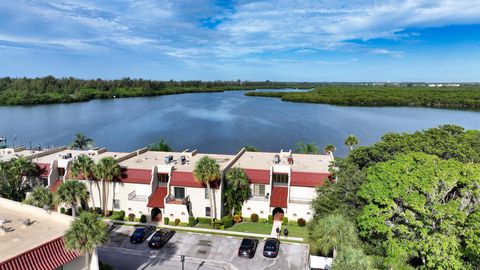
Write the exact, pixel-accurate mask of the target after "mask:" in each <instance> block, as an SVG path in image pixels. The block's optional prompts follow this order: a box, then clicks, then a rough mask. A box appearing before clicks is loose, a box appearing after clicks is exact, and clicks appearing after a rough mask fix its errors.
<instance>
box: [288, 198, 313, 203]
mask: <svg viewBox="0 0 480 270" xmlns="http://www.w3.org/2000/svg"><path fill="white" fill-rule="evenodd" d="M312 201H313V200H312V199H310V198H300V197H290V203H296V204H312Z"/></svg>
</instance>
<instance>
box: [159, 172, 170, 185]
mask: <svg viewBox="0 0 480 270" xmlns="http://www.w3.org/2000/svg"><path fill="white" fill-rule="evenodd" d="M158 182H159V183H167V182H168V174H166V173H159V174H158Z"/></svg>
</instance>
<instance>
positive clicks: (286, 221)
mask: <svg viewBox="0 0 480 270" xmlns="http://www.w3.org/2000/svg"><path fill="white" fill-rule="evenodd" d="M282 225H288V217H283V221H282Z"/></svg>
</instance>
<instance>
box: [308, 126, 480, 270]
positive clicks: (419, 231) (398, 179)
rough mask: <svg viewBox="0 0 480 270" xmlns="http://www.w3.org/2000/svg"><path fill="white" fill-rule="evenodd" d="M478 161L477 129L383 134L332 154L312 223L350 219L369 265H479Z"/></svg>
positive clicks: (414, 266) (380, 267) (379, 267)
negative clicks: (331, 177)
mask: <svg viewBox="0 0 480 270" xmlns="http://www.w3.org/2000/svg"><path fill="white" fill-rule="evenodd" d="M479 163H480V131H478V130H464V129H463V128H461V127H458V126H453V125H444V126H440V127H438V128H432V129H427V130H424V131H418V132H415V133H412V134H407V133H404V134H394V133H389V134H386V135H384V136H383V137H382V140H381V141H379V142H377V143H375V144H373V145H371V146H361V147H358V148H356V149H354V150H352V151H351V152H350V154H349V155H348V156H347V157H346V158H344V159H339V160H336V161H335V165H336V167H337V169H335V170H332V172H334V176H335V178H336V179H337V182H336V183H327V185H325V186H322V187H319V188H318V189H317V193H318V196H317V197H316V199H315V200H314V202H313V208H314V210H315V217H314V223H315V222H317V223H318V222H322V221H323V220H325V219H328V218H329V217H330V216H331V215H335V214H341V215H343V216H344V217H345V218H347V219H348V220H350V221H352V222H354V223H355V224H356V232H357V235H358V237H359V239H360V240H361V244H360V245H357V246H356V248H357V252H359V253H361V252H365V254H367V255H368V256H369V257H370V258H371V260H372V261H373V262H374V265H372V267H371V268H372V269H373V268H378V269H414V268H418V269H479V268H480V249H479V247H480V164H479ZM311 235H312V237H313V239H315V235H316V233H315V230H314V228H312V229H311ZM314 243H315V241H314ZM358 247H360V248H358ZM344 259H348V258H344ZM350 259H351V258H350ZM369 269H370V268H369Z"/></svg>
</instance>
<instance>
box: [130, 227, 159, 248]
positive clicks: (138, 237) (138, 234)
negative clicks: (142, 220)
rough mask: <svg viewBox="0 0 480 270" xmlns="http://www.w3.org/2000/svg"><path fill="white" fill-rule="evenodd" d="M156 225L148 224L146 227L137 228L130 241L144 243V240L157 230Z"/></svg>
mask: <svg viewBox="0 0 480 270" xmlns="http://www.w3.org/2000/svg"><path fill="white" fill-rule="evenodd" d="M155 230H156V229H155V227H154V226H146V227H141V228H137V229H136V230H135V231H134V232H133V234H132V236H130V242H132V243H134V244H140V243H143V241H145V240H147V238H148V237H149V236H150V235H152V233H154V232H155Z"/></svg>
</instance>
